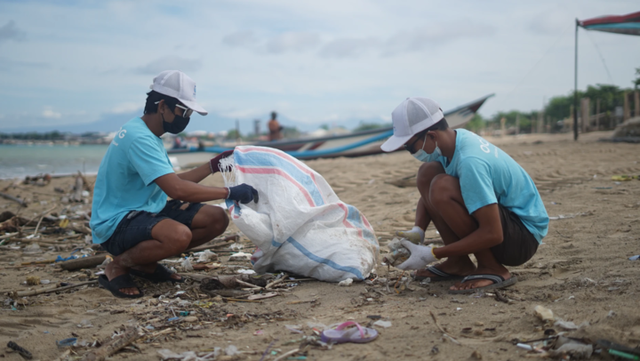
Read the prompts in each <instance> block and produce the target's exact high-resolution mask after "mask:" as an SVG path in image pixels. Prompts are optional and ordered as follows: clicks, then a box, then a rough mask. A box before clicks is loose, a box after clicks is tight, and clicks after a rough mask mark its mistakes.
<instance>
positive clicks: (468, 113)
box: [168, 94, 493, 166]
mask: <svg viewBox="0 0 640 361" xmlns="http://www.w3.org/2000/svg"><path fill="white" fill-rule="evenodd" d="M492 96H493V94H490V95H487V96H485V97H482V98H480V99H478V100H475V101H472V102H470V103H468V104H465V105H462V106H459V107H457V108H455V109H452V110H449V111H447V112H445V113H444V115H445V118H446V119H447V123H449V126H450V127H451V128H454V129H455V128H460V127H462V126H464V125H465V124H467V123H468V122H469V121H470V120H471V119H472V118H473V116H474V115H475V114H476V112H477V111H478V109H479V108H480V107H481V106H482V104H484V102H485V101H486V100H487V99H488V98H490V97H492ZM392 134H393V128H392V127H384V128H378V129H373V130H367V131H362V132H356V133H349V134H344V135H335V136H326V137H316V138H299V139H285V140H278V141H274V142H258V143H254V144H253V145H257V146H263V147H271V148H276V149H280V150H282V151H284V152H286V153H288V154H289V155H291V156H293V157H296V158H298V159H304V160H306V159H316V158H336V157H360V156H364V155H372V154H378V153H382V150H381V149H380V145H381V144H382V143H384V142H385V141H386V140H387V138H389V137H390V136H391V135H392ZM232 148H233V147H231V146H212V147H205V148H204V149H202V148H200V149H198V148H190V149H180V150H169V151H168V152H169V154H170V156H171V157H175V158H174V160H175V161H177V163H178V164H179V165H180V166H185V165H187V164H193V163H198V162H205V161H206V160H208V159H209V158H210V157H211V153H221V152H224V151H225V150H229V149H232ZM196 153H201V154H198V155H202V157H199V156H197V155H196ZM199 158H202V160H201V161H200V159H199Z"/></svg>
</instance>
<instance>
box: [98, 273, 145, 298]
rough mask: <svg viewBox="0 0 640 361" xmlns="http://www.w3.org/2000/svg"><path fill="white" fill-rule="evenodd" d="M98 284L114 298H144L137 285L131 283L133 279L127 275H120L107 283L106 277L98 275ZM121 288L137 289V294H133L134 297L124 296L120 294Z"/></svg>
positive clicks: (124, 294)
mask: <svg viewBox="0 0 640 361" xmlns="http://www.w3.org/2000/svg"><path fill="white" fill-rule="evenodd" d="M98 283H100V285H101V286H102V287H104V288H105V289H107V290H108V291H110V292H111V294H112V295H114V296H116V297H120V298H140V297H142V296H144V294H143V293H142V290H141V289H140V288H139V287H138V285H136V283H135V282H133V279H131V276H129V274H128V273H125V274H123V275H120V276H118V277H116V278H114V279H112V280H111V281H109V279H108V278H107V276H105V275H100V277H98ZM123 288H137V289H138V292H139V293H138V294H135V295H129V294H126V293H124V292H120V290H121V289H123Z"/></svg>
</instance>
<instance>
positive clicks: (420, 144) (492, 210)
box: [381, 97, 549, 293]
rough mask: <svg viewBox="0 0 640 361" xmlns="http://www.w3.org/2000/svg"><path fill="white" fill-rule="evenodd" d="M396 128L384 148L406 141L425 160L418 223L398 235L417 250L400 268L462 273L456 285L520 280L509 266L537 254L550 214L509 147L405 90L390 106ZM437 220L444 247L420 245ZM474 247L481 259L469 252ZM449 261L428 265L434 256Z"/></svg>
mask: <svg viewBox="0 0 640 361" xmlns="http://www.w3.org/2000/svg"><path fill="white" fill-rule="evenodd" d="M392 120H393V136H392V137H391V138H389V140H387V141H386V142H385V143H384V144H383V145H382V146H381V148H382V150H383V151H386V152H391V151H394V150H396V149H398V148H400V147H403V146H404V149H406V150H407V151H409V153H411V154H412V155H413V156H414V157H415V158H416V159H418V160H420V161H421V162H424V163H423V164H422V165H421V166H420V169H419V170H418V178H417V185H418V190H419V192H420V199H419V200H418V205H417V209H416V218H415V226H414V228H413V229H412V230H410V231H405V232H398V235H400V236H404V237H406V238H408V239H411V240H412V241H413V242H414V243H417V244H418V245H416V244H414V243H412V242H409V241H403V242H402V244H403V245H404V246H405V247H406V248H408V249H409V250H410V251H411V257H410V258H409V259H408V260H407V261H405V262H404V263H402V264H400V265H399V266H398V267H399V268H401V269H415V270H418V271H417V272H416V273H415V274H414V278H416V279H418V280H421V279H424V278H430V280H431V281H432V282H435V281H445V280H461V281H460V282H458V283H456V284H454V285H453V286H451V288H450V292H451V293H473V292H476V291H478V290H487V289H494V288H503V287H507V286H510V285H512V284H514V283H516V281H517V279H516V277H515V276H513V275H511V274H510V273H509V270H508V269H507V268H506V267H505V266H518V265H521V264H523V263H525V262H527V261H528V260H529V259H531V257H532V256H533V255H534V254H535V252H536V251H537V249H538V245H539V244H540V243H541V241H542V238H543V237H545V236H546V234H547V230H548V225H549V217H548V216H547V211H546V210H545V207H544V204H543V203H542V199H541V198H540V194H539V193H538V190H537V189H536V186H535V184H534V183H533V181H532V179H531V177H529V175H528V174H527V172H525V170H524V169H522V167H521V166H520V165H519V164H518V163H516V162H515V161H514V160H513V159H512V158H511V157H510V156H509V155H507V154H506V153H505V152H503V151H502V150H501V149H499V148H498V147H496V146H495V145H493V144H491V143H489V142H488V141H486V140H485V139H483V138H482V137H480V136H478V135H476V134H474V133H472V132H469V131H467V130H464V129H456V130H453V129H451V128H449V126H448V124H447V121H446V119H445V118H444V115H443V113H442V110H441V109H440V107H439V105H438V104H437V103H436V102H435V101H433V100H431V99H427V98H417V97H416V98H407V99H406V100H405V101H403V102H402V103H401V104H400V105H399V106H398V107H397V108H396V109H395V110H394V111H393V113H392ZM431 222H433V224H434V225H435V227H436V229H437V230H438V232H439V233H440V236H441V237H442V241H443V242H444V247H438V248H435V247H433V246H432V245H430V246H423V245H420V244H422V242H423V241H424V230H426V229H427V227H428V226H429V224H430V223H431ZM470 254H473V255H474V256H475V258H476V260H477V266H476V265H475V264H474V263H473V262H472V261H471V259H470V258H469V255H470ZM443 258H446V261H444V262H442V263H440V264H438V265H436V266H431V267H428V268H426V269H425V266H427V265H428V264H430V263H433V262H435V261H437V260H439V259H443Z"/></svg>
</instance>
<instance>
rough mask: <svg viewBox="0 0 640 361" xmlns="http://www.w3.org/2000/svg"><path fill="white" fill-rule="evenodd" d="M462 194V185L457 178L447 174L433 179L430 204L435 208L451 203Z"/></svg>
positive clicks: (430, 189)
mask: <svg viewBox="0 0 640 361" xmlns="http://www.w3.org/2000/svg"><path fill="white" fill-rule="evenodd" d="M459 193H460V183H459V181H458V179H457V178H455V177H452V176H450V175H446V174H439V175H436V176H435V177H433V179H432V180H431V185H430V188H429V203H431V204H433V205H434V206H436V207H437V206H438V205H442V204H443V203H444V202H448V201H451V200H452V199H454V198H456V196H457V195H458V194H459Z"/></svg>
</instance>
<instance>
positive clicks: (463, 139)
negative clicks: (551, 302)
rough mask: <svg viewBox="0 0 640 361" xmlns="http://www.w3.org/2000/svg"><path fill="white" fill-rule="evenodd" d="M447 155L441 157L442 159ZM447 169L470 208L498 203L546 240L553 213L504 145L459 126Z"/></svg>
mask: <svg viewBox="0 0 640 361" xmlns="http://www.w3.org/2000/svg"><path fill="white" fill-rule="evenodd" d="M445 159H446V158H444V157H439V159H438V161H443V160H445ZM443 164H444V166H445V172H446V173H447V174H449V175H451V176H453V177H456V178H458V179H459V181H460V190H461V191H462V199H463V200H464V204H465V206H466V207H467V210H468V211H469V214H471V213H473V212H475V211H476V210H478V209H479V208H482V207H484V206H487V205H490V204H494V203H498V204H500V205H502V206H503V207H505V208H506V209H508V210H510V211H511V212H513V213H515V214H517V215H518V217H520V220H521V221H522V223H523V224H524V225H525V226H526V227H527V229H528V230H529V232H531V234H533V236H534V237H535V238H536V239H537V240H538V242H542V238H544V237H545V236H546V235H547V231H548V229H549V216H548V215H547V210H546V209H545V207H544V203H542V199H541V198H540V193H538V189H537V188H536V186H535V184H534V183H533V180H532V179H531V177H530V176H529V174H527V172H526V171H525V170H524V169H522V167H521V166H520V165H519V164H518V163H517V162H516V161H515V160H513V158H511V157H510V156H509V155H508V154H507V153H505V152H503V151H502V149H500V148H498V147H496V146H495V145H493V144H491V143H489V142H488V141H487V140H485V139H484V138H482V137H480V136H479V135H477V134H475V133H472V132H470V131H468V130H465V129H456V149H455V152H454V153H453V158H452V159H451V161H450V162H449V164H446V161H445V162H444V163H443Z"/></svg>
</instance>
